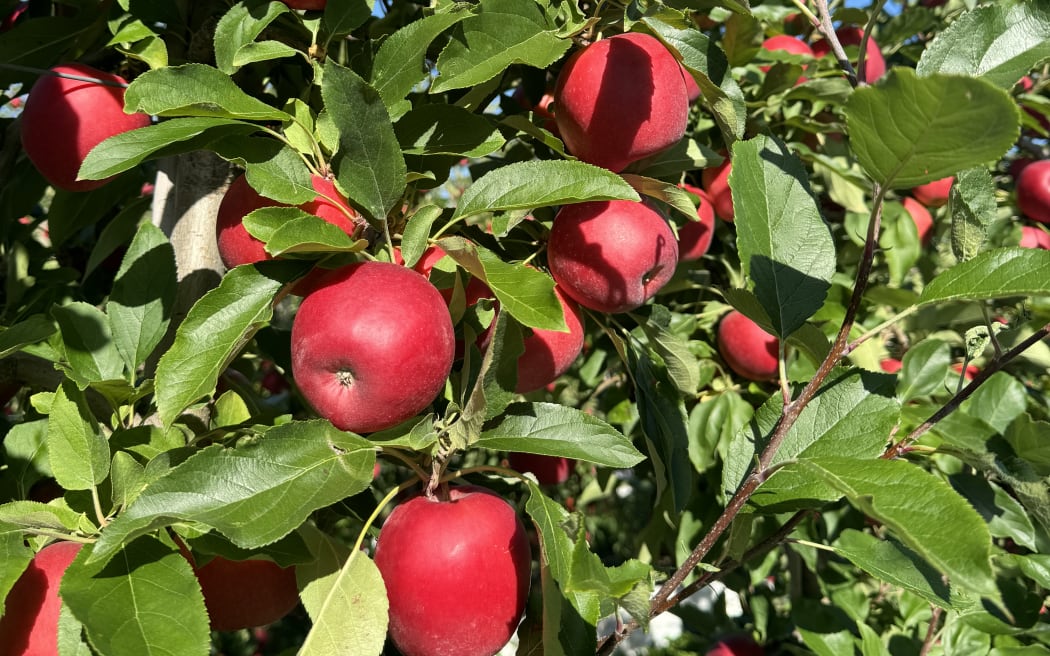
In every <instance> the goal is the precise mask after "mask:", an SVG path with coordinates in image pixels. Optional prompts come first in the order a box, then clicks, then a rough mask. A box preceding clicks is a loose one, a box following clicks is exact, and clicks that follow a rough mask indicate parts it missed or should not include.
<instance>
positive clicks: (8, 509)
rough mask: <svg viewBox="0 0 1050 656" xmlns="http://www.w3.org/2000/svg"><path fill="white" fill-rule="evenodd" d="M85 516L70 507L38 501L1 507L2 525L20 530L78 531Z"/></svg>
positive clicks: (0, 521) (16, 502) (13, 502)
mask: <svg viewBox="0 0 1050 656" xmlns="http://www.w3.org/2000/svg"><path fill="white" fill-rule="evenodd" d="M83 517H84V515H83V514H82V513H78V512H76V511H74V510H71V509H70V508H69V507H68V506H62V505H58V504H48V503H40V502H38V501H10V502H8V503H5V504H3V505H0V524H3V525H5V526H17V527H18V528H20V529H25V530H29V531H32V530H33V529H46V530H50V531H54V532H58V533H63V532H68V531H76V530H79V529H80V527H81V520H82V519H83Z"/></svg>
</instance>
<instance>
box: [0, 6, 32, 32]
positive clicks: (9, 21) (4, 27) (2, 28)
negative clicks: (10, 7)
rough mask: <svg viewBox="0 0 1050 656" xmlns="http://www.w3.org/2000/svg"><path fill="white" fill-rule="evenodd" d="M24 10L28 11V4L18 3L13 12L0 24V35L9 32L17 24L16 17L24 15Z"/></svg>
mask: <svg viewBox="0 0 1050 656" xmlns="http://www.w3.org/2000/svg"><path fill="white" fill-rule="evenodd" d="M26 9H29V3H28V2H20V3H18V6H17V7H15V10H14V11H12V12H11V13H10V14H8V16H7V18H5V19H4V20H3V21H2V22H0V34H2V33H4V32H6V31H8V30H10V29H11V28H12V27H14V26H15V23H17V22H18V17H19V16H21V15H22V14H24V13H25V11H26Z"/></svg>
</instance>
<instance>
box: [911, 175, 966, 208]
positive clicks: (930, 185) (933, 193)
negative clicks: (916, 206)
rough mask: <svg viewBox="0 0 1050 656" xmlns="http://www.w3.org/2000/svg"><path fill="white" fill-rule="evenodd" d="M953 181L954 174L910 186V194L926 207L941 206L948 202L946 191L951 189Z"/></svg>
mask: <svg viewBox="0 0 1050 656" xmlns="http://www.w3.org/2000/svg"><path fill="white" fill-rule="evenodd" d="M953 182H955V176H954V175H949V176H948V177H947V178H941V179H940V180H934V181H933V182H927V183H926V184H924V185H919V186H918V187H912V190H911V195H912V196H915V200H917V201H919V202H920V203H922V204H923V205H925V206H926V207H941V206H943V205H947V204H948V193H949V192H950V191H951V189H952V183H953Z"/></svg>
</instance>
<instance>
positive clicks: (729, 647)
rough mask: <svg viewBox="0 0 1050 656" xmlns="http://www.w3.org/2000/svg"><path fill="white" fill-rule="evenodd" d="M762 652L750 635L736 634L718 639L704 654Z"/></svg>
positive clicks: (753, 654) (729, 655)
mask: <svg viewBox="0 0 1050 656" xmlns="http://www.w3.org/2000/svg"><path fill="white" fill-rule="evenodd" d="M764 653H765V650H763V649H762V647H761V645H759V644H758V643H757V642H755V641H754V639H753V638H752V637H751V636H746V635H736V636H729V637H726V638H723V639H721V640H719V641H718V642H717V643H715V646H714V647H712V648H711V649H709V650H707V654H706V655H705V656H762V655H763V654H764Z"/></svg>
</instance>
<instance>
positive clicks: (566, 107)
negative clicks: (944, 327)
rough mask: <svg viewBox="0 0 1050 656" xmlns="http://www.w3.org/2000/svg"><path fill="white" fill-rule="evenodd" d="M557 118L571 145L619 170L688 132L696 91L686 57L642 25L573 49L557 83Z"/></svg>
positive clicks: (588, 157)
mask: <svg viewBox="0 0 1050 656" xmlns="http://www.w3.org/2000/svg"><path fill="white" fill-rule="evenodd" d="M554 104H555V112H554V117H555V121H556V122H557V124H558V131H559V133H560V134H561V137H562V140H563V141H564V142H565V145H566V146H567V147H568V149H569V152H571V153H572V154H573V155H575V156H576V157H578V158H579V159H581V160H583V161H584V162H589V163H591V164H594V165H596V166H602V167H605V168H607V169H609V170H610V171H614V172H619V171H622V170H623V169H624V168H626V167H627V165H628V164H630V163H631V162H634V161H637V160H640V159H642V158H644V157H648V156H650V155H654V154H656V153H658V152H660V151H661V150H664V149H665V148H667V147H669V146H672V145H674V144H676V143H678V141H679V140H680V139H681V138H682V136H684V135H685V129H686V126H687V124H688V120H689V91H688V89H687V87H686V82H685V78H684V77H683V74H682V67H681V65H680V64H679V63H678V60H677V59H675V58H674V56H673V55H672V54H671V53H670V52H669V51H668V50H667V48H665V47H664V45H663V44H662V43H660V41H658V40H657V39H656V38H655V37H652V36H649V35H647V34H641V33H638V32H630V33H627V34H619V35H616V36H613V37H609V38H607V39H602V40H600V41H595V42H594V43H592V44H590V45H588V46H586V47H585V48H583V49H581V50H579V51H577V52H576V53H575V54H573V55H572V56H571V57H570V58H569V59H568V61H567V62H566V63H565V65H564V66H563V67H562V70H561V73H560V74H559V76H558V80H557V83H556V85H555V88H554Z"/></svg>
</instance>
